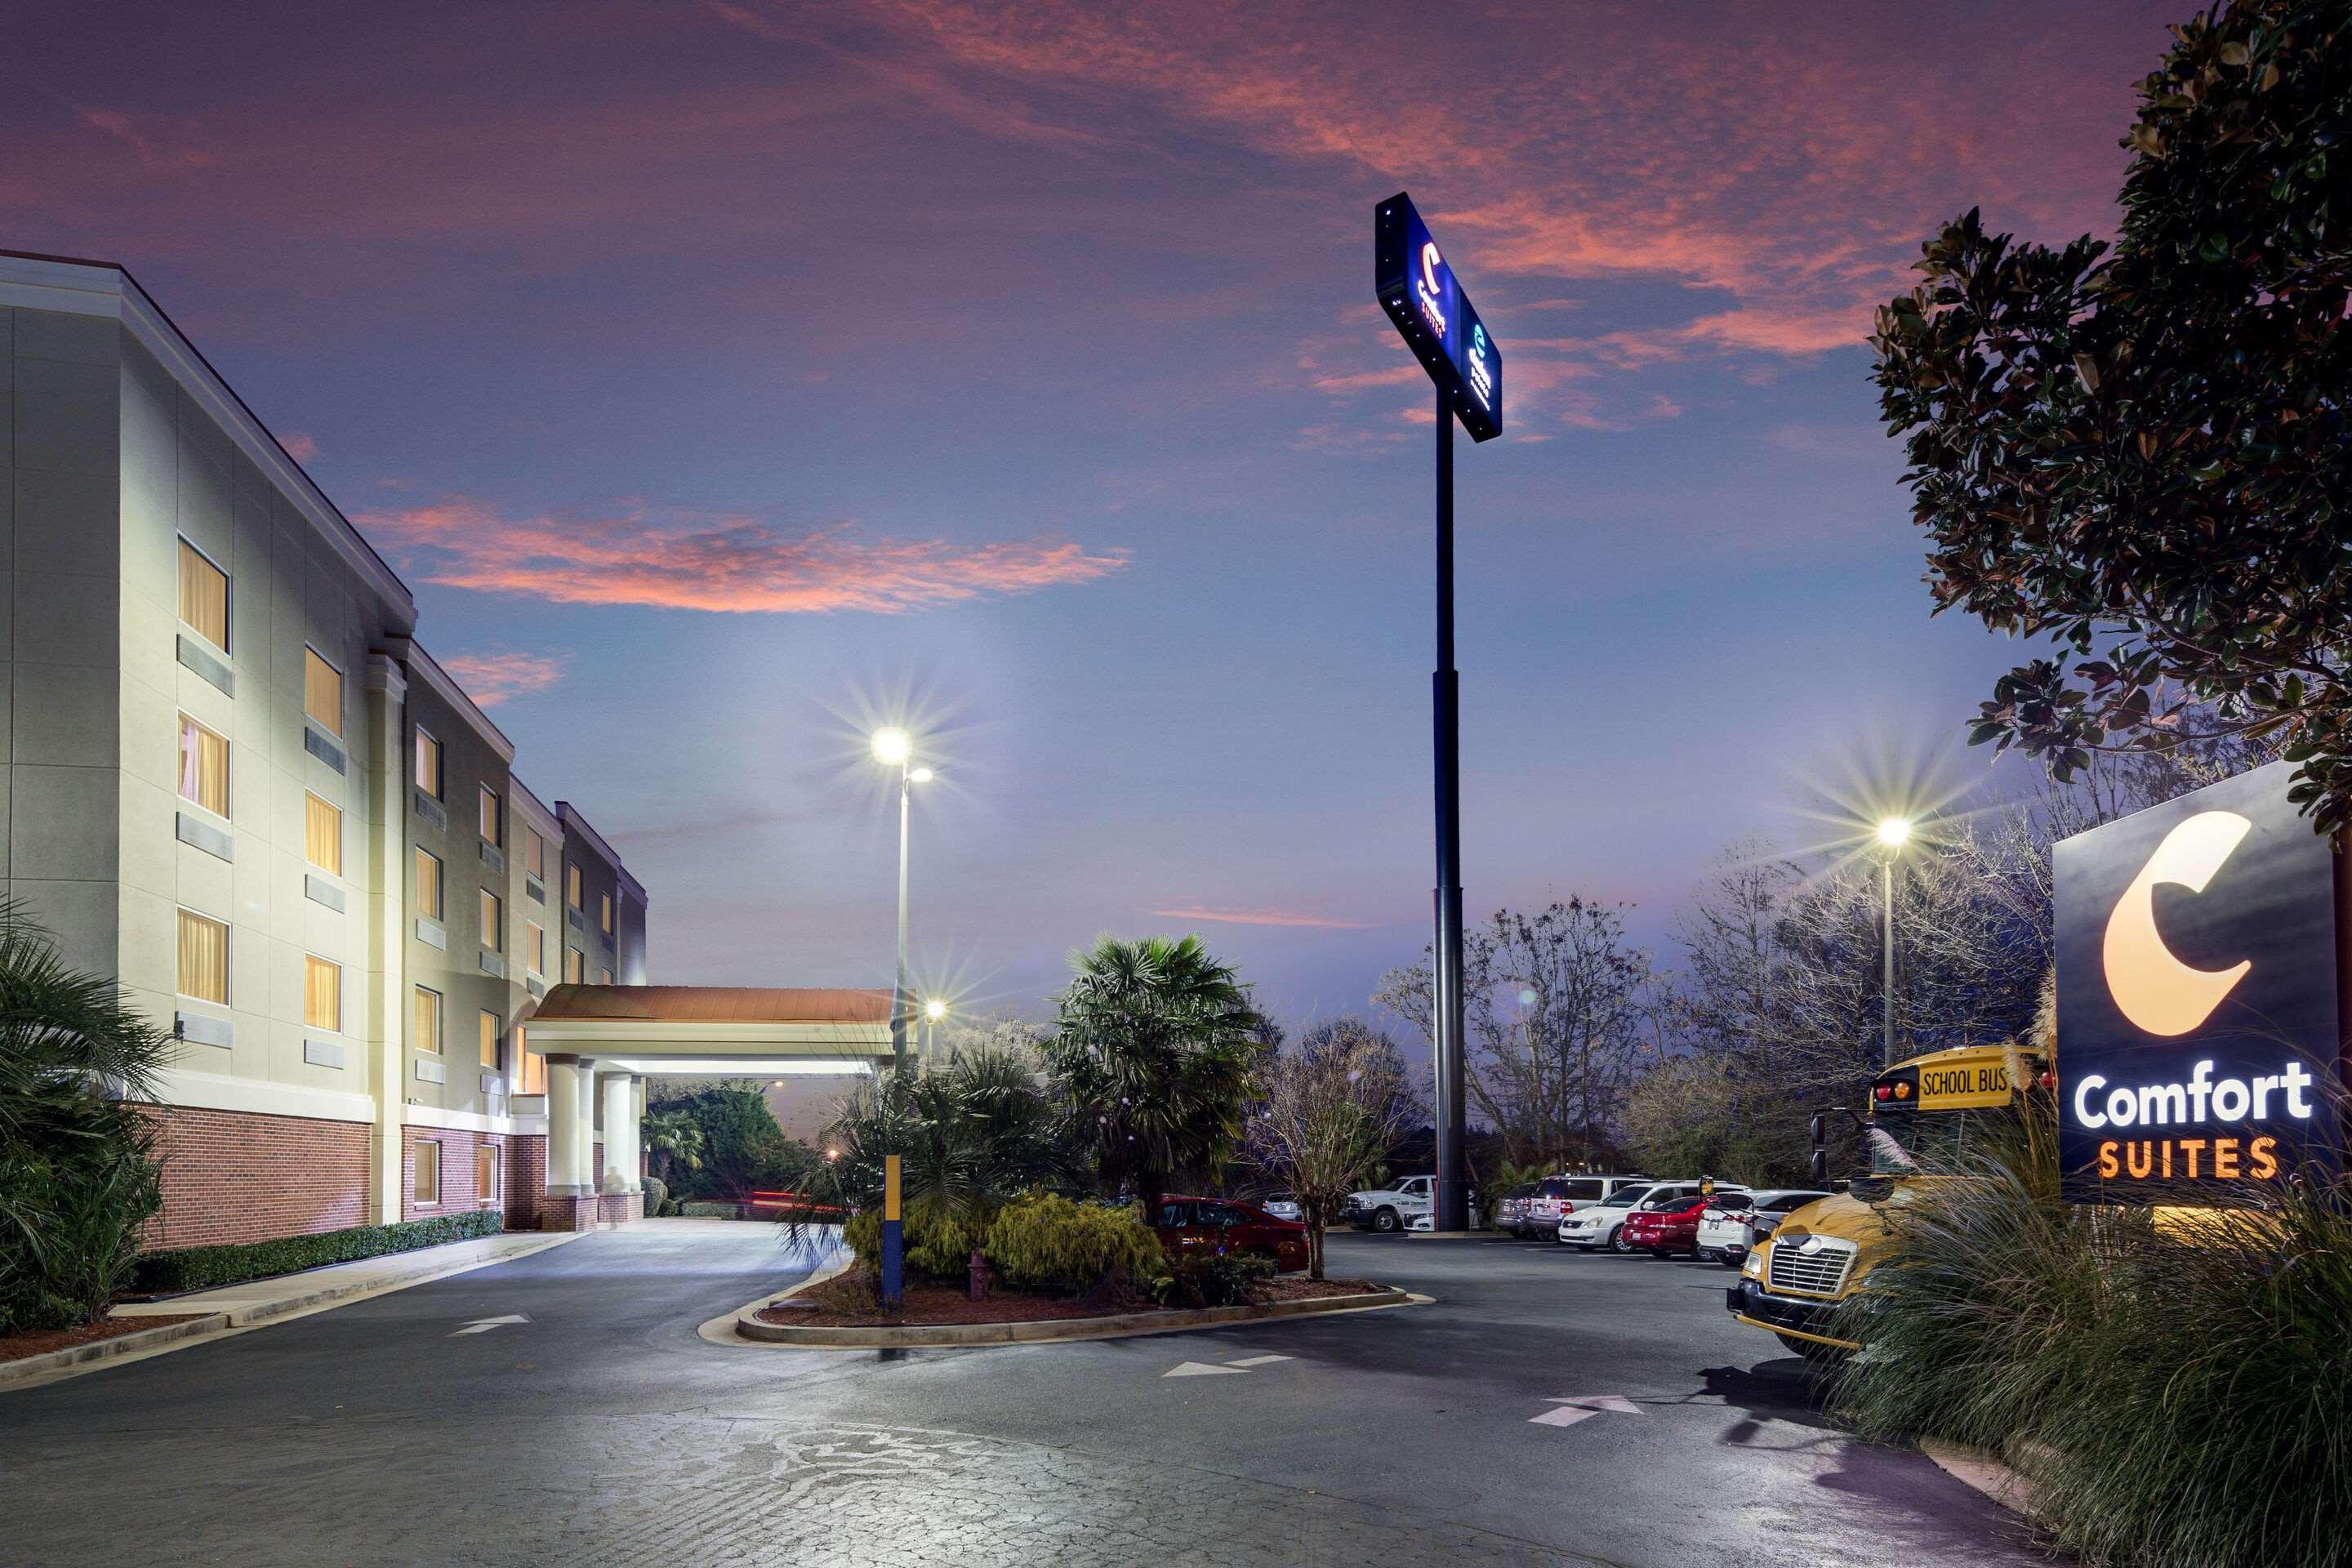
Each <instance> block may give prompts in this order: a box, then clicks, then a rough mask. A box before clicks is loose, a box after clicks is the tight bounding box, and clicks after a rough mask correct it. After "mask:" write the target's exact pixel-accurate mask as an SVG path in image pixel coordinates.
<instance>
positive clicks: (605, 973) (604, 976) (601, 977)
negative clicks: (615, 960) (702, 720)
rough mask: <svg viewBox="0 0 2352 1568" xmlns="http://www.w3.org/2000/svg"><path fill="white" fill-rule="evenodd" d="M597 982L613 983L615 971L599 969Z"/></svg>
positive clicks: (601, 983)
mask: <svg viewBox="0 0 2352 1568" xmlns="http://www.w3.org/2000/svg"><path fill="white" fill-rule="evenodd" d="M596 984H599V985H610V984H613V972H612V971H611V970H609V969H599V970H598V971H597V972H596Z"/></svg>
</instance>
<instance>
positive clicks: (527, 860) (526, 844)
mask: <svg viewBox="0 0 2352 1568" xmlns="http://www.w3.org/2000/svg"><path fill="white" fill-rule="evenodd" d="M522 868H523V873H524V875H526V876H528V877H530V878H531V879H533V880H534V881H541V882H544V881H546V880H547V840H546V839H544V838H541V837H540V836H539V829H538V828H536V827H525V828H524V829H523V830H522Z"/></svg>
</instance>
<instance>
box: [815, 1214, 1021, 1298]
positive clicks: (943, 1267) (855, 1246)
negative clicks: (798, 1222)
mask: <svg viewBox="0 0 2352 1568" xmlns="http://www.w3.org/2000/svg"><path fill="white" fill-rule="evenodd" d="M899 1223H900V1226H901V1227H902V1228H901V1230H900V1232H899V1240H900V1243H901V1245H902V1246H903V1247H904V1248H905V1251H904V1252H903V1253H902V1254H901V1261H902V1262H903V1263H904V1264H905V1265H906V1268H907V1269H908V1272H910V1273H913V1274H916V1275H919V1276H920V1277H922V1278H924V1279H939V1280H944V1281H946V1282H948V1283H950V1284H956V1285H961V1284H962V1283H963V1282H964V1280H965V1279H967V1278H968V1277H969V1276H970V1272H971V1253H972V1249H973V1248H974V1247H978V1246H980V1245H981V1240H982V1237H983V1236H984V1235H985V1234H986V1226H985V1222H976V1221H973V1220H971V1219H968V1218H965V1217H963V1216H961V1215H951V1214H950V1215H937V1216H934V1217H931V1218H929V1219H926V1218H924V1217H923V1216H921V1215H908V1216H907V1217H906V1218H905V1219H903V1220H901V1221H900V1222H899ZM841 1238H842V1240H843V1241H844V1242H845V1243H847V1244H848V1246H849V1248H850V1250H851V1251H853V1252H855V1253H856V1254H857V1260H858V1267H859V1268H861V1269H863V1270H864V1271H865V1272H866V1273H869V1274H878V1273H880V1272H881V1268H882V1215H881V1211H880V1210H878V1209H865V1210H861V1211H860V1212H859V1213H857V1214H855V1215H851V1216H850V1217H849V1223H848V1224H847V1225H845V1226H842V1229H841Z"/></svg>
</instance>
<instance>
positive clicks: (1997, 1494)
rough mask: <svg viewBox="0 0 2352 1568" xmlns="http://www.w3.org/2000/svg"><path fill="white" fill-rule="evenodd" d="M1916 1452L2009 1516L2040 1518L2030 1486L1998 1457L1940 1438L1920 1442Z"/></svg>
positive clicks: (1924, 1439) (1922, 1439) (1929, 1438)
mask: <svg viewBox="0 0 2352 1568" xmlns="http://www.w3.org/2000/svg"><path fill="white" fill-rule="evenodd" d="M1919 1451H1920V1452H1921V1453H1923V1454H1925V1455H1927V1458H1929V1459H1931V1460H1933V1461H1934V1462H1935V1465H1936V1468H1937V1469H1939V1470H1941V1471H1943V1472H1944V1473H1945V1474H1946V1475H1948V1476H1949V1477H1951V1478H1952V1479H1954V1480H1956V1481H1958V1482H1959V1483H1960V1484H1961V1485H1962V1486H1965V1487H1969V1488H1972V1489H1975V1490H1977V1491H1979V1492H1982V1493H1983V1494H1984V1495H1985V1496H1987V1497H1989V1498H1990V1499H1991V1500H1993V1501H1995V1502H1997V1503H1999V1504H2000V1506H2001V1507H2003V1508H2005V1509H2007V1510H2009V1511H2010V1512H2011V1513H2013V1514H2017V1515H2019V1516H2021V1517H2022V1518H2025V1519H2039V1518H2040V1514H2039V1512H2038V1510H2036V1509H2035V1508H2034V1506H2033V1485H2032V1482H2030V1481H2028V1480H2027V1479H2025V1478H2024V1477H2023V1476H2021V1475H2019V1474H2018V1473H2017V1472H2016V1471H2015V1470H2012V1469H2011V1468H2009V1466H2008V1465H2007V1464H2005V1463H2004V1462H2003V1461H2002V1460H2001V1458H2000V1455H1998V1454H1992V1453H1988V1452H1986V1451H1985V1450H1984V1449H1982V1448H1971V1447H1968V1446H1967V1445H1966V1444H1964V1443H1948V1442H1946V1441H1945V1440H1944V1439H1943V1438H1941V1437H1923V1438H1921V1439H1920V1440H1919Z"/></svg>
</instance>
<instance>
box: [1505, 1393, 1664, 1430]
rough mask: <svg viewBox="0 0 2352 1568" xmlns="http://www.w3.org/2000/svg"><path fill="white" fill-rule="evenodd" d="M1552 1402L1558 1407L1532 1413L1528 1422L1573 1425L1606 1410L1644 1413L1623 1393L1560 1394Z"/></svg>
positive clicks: (1616, 1412)
mask: <svg viewBox="0 0 2352 1568" xmlns="http://www.w3.org/2000/svg"><path fill="white" fill-rule="evenodd" d="M1551 1403H1552V1404H1553V1405H1555V1406H1556V1408H1554V1409H1550V1410H1547V1411H1545V1412H1544V1413H1543V1414H1542V1415H1530V1416H1528V1422H1529V1423H1530V1424H1531V1425H1534V1426H1575V1425H1576V1424H1577V1423H1578V1422H1580V1421H1583V1420H1587V1419H1590V1418H1591V1417H1592V1416H1595V1415H1600V1414H1601V1412H1602V1411H1604V1410H1606V1411H1610V1412H1612V1413H1613V1414H1615V1415H1641V1414H1642V1407H1641V1406H1640V1405H1636V1404H1634V1403H1633V1401H1632V1400H1630V1399H1628V1398H1626V1397H1625V1396H1624V1395H1623V1394H1559V1395H1555V1396H1554V1397H1553V1399H1552V1402H1551Z"/></svg>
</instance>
